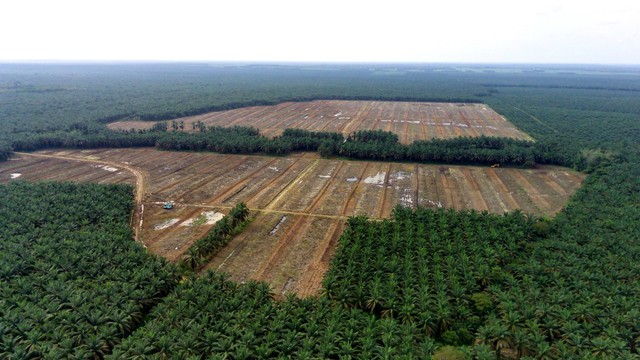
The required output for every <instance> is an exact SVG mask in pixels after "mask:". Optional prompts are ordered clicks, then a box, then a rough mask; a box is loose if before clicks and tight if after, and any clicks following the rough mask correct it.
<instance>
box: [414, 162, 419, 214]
mask: <svg viewBox="0 0 640 360" xmlns="http://www.w3.org/2000/svg"><path fill="white" fill-rule="evenodd" d="M413 178H414V183H413V186H414V189H415V190H414V191H413V206H412V208H413V209H416V208H417V207H418V205H419V201H420V196H419V195H420V167H419V166H418V164H415V165H414V166H413Z"/></svg>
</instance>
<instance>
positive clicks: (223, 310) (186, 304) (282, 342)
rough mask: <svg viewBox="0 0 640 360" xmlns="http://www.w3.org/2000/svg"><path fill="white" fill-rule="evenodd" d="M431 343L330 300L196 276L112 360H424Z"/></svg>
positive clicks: (390, 321) (395, 323) (402, 327)
mask: <svg viewBox="0 0 640 360" xmlns="http://www.w3.org/2000/svg"><path fill="white" fill-rule="evenodd" d="M434 349H435V345H434V342H433V340H431V339H429V338H426V337H424V336H420V335H419V334H418V332H417V330H416V328H414V327H412V326H410V325H408V324H404V325H403V324H401V323H400V322H398V321H396V320H394V319H382V320H379V319H377V318H376V316H374V315H372V314H368V313H365V312H362V311H360V310H358V309H347V308H344V307H341V306H335V305H334V304H332V302H330V301H328V300H327V299H326V298H319V299H316V298H311V299H306V300H301V299H297V298H295V297H290V298H288V299H286V300H284V301H281V302H276V301H273V300H272V299H271V297H270V294H269V286H268V285H267V284H264V283H257V282H253V281H251V282H248V283H246V284H242V285H239V284H237V283H234V282H231V281H228V280H226V276H225V275H223V274H218V273H215V272H207V273H206V274H204V275H203V276H201V277H199V278H195V277H191V278H189V279H188V280H187V281H185V282H184V283H183V284H182V285H180V287H179V288H178V289H177V290H176V291H175V292H174V293H172V294H171V295H170V296H168V297H167V298H166V299H165V301H163V302H162V303H161V304H160V305H159V306H158V307H157V308H156V309H155V310H154V311H153V312H152V313H151V315H150V317H149V320H148V322H147V323H146V324H145V326H144V327H142V328H140V329H138V330H137V331H136V332H135V333H134V334H133V335H132V336H130V337H129V338H128V339H127V340H125V341H124V342H122V343H121V344H120V345H118V346H117V347H116V348H115V349H114V351H113V354H112V355H111V356H110V357H108V358H109V359H138V358H146V357H151V358H173V359H188V358H194V359H196V358H197V359H200V358H202V357H203V355H204V356H210V357H209V358H210V359H267V358H292V359H338V358H359V359H374V358H385V359H391V358H403V359H425V358H428V357H429V356H430V354H431V353H432V351H433V350H434Z"/></svg>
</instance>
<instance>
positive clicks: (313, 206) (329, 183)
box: [305, 161, 344, 213]
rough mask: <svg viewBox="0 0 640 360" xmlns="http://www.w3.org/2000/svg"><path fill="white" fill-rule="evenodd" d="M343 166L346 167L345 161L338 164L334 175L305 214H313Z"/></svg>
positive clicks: (326, 182) (323, 186)
mask: <svg viewBox="0 0 640 360" xmlns="http://www.w3.org/2000/svg"><path fill="white" fill-rule="evenodd" d="M343 166H344V161H340V163H339V164H338V167H337V168H336V169H335V171H334V172H333V174H331V177H330V178H329V179H327V181H325V183H324V185H322V189H320V191H319V192H318V194H317V195H316V196H315V198H314V199H313V201H312V202H311V204H310V205H309V206H307V208H306V209H305V212H307V213H311V211H312V210H313V208H315V206H316V205H317V204H318V201H320V199H322V197H323V196H324V193H325V192H326V191H327V188H329V185H331V183H332V182H333V180H334V179H335V178H336V176H337V175H338V173H339V172H340V170H342V167H343Z"/></svg>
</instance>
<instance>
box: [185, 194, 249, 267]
mask: <svg viewBox="0 0 640 360" xmlns="http://www.w3.org/2000/svg"><path fill="white" fill-rule="evenodd" d="M248 218H249V208H248V207H247V205H245V203H242V202H241V203H239V204H237V205H236V206H234V207H233V208H232V209H231V211H230V212H229V215H226V216H225V217H223V218H222V219H220V220H219V221H218V222H216V224H215V225H214V226H213V227H212V228H211V230H209V232H208V233H207V234H206V235H205V236H204V237H202V238H200V239H198V240H196V241H195V242H194V243H193V245H191V246H190V247H189V249H187V251H186V252H185V254H184V256H183V257H182V259H181V260H180V263H179V264H178V266H180V267H181V268H183V269H185V270H188V271H195V270H197V269H198V268H200V267H201V266H202V265H204V264H205V263H206V261H207V260H208V259H210V258H212V257H213V256H215V254H216V253H217V252H218V251H219V250H220V249H222V248H223V247H224V246H225V245H227V243H228V242H229V241H230V240H231V238H232V237H233V235H234V234H235V232H237V231H238V229H239V227H242V226H243V225H244V224H245V223H246V222H247V221H248Z"/></svg>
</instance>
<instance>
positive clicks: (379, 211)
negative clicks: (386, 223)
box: [376, 163, 391, 219]
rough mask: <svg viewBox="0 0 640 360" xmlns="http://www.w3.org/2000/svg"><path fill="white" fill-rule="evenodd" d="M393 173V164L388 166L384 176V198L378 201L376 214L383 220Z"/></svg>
mask: <svg viewBox="0 0 640 360" xmlns="http://www.w3.org/2000/svg"><path fill="white" fill-rule="evenodd" d="M390 173H391V163H389V164H387V172H386V173H385V174H384V183H383V184H382V197H381V198H380V200H379V201H378V204H379V205H378V208H377V209H376V213H377V214H378V216H377V218H378V219H382V213H383V212H384V211H385V208H384V205H385V203H386V202H387V187H388V186H389V174H390Z"/></svg>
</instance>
